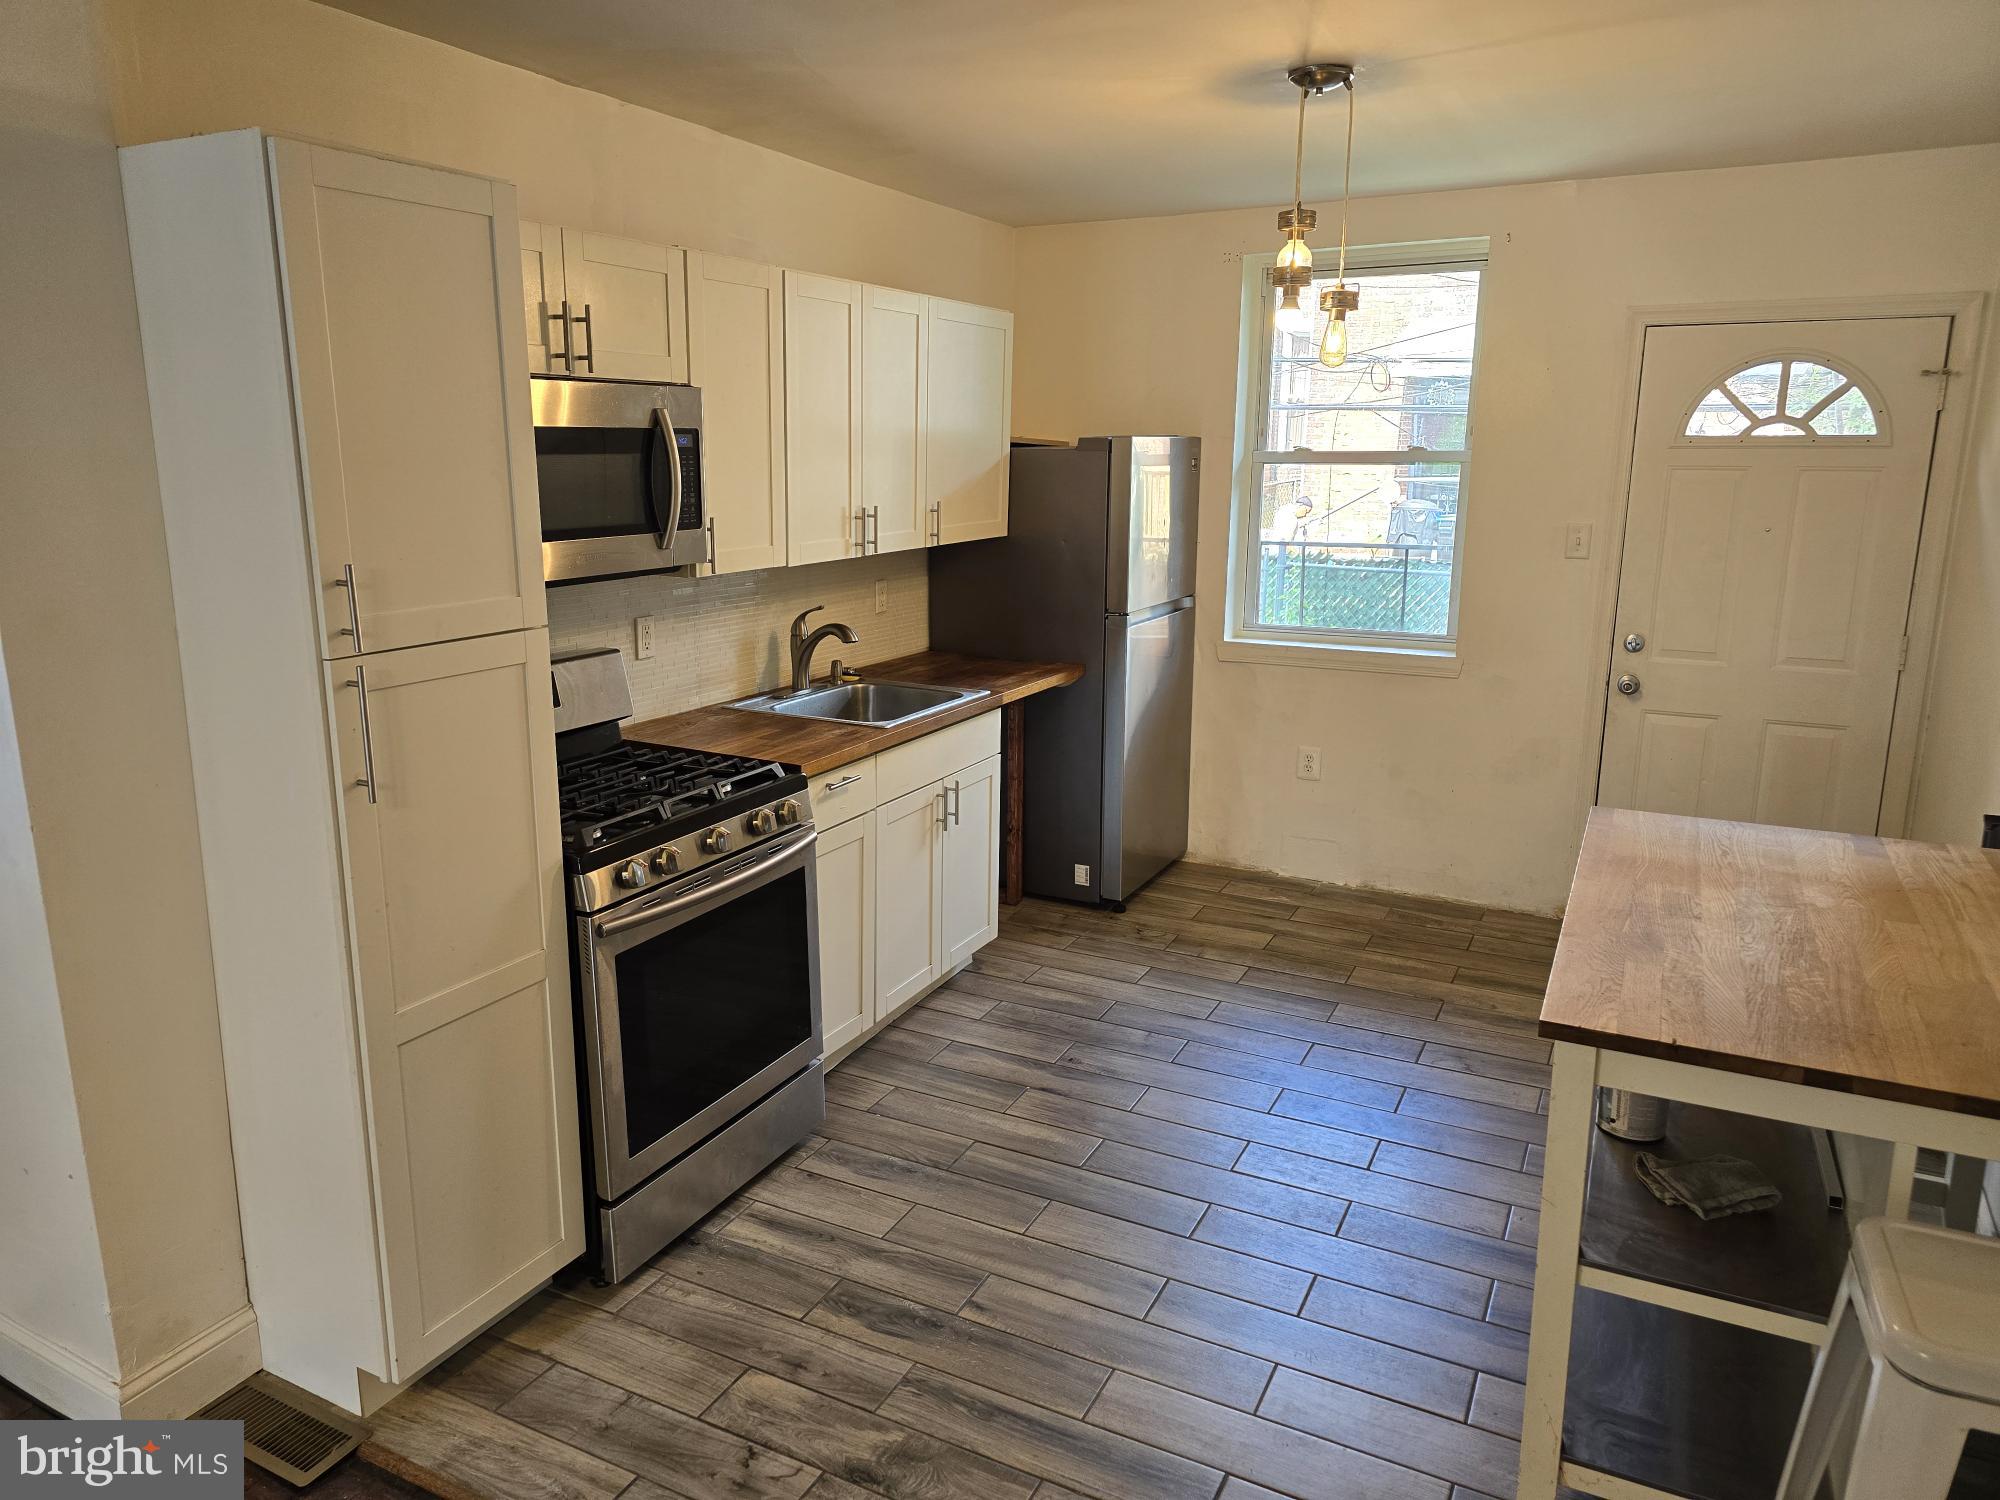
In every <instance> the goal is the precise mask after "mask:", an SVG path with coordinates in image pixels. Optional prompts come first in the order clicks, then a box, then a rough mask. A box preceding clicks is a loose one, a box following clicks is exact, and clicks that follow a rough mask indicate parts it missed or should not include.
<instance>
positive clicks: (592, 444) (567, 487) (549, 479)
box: [535, 426, 673, 542]
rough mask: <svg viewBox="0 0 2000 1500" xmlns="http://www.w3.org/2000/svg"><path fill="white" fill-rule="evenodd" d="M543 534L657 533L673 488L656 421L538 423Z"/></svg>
mask: <svg viewBox="0 0 2000 1500" xmlns="http://www.w3.org/2000/svg"><path fill="white" fill-rule="evenodd" d="M535 477H536V480H537V482H538V484H539V486H540V489H541V492H542V540H543V541H546V542H568V541H576V540H579V539H581V538H584V537H601V536H657V535H658V534H659V532H660V520H659V518H660V515H661V514H662V512H664V511H665V510H666V509H667V508H668V505H669V503H670V501H671V498H672V495H673V476H672V475H671V473H670V472H669V471H668V469H667V454H666V444H665V443H664V442H663V441H662V440H661V438H660V434H659V429H658V427H657V426H646V427H538V428H536V429H535Z"/></svg>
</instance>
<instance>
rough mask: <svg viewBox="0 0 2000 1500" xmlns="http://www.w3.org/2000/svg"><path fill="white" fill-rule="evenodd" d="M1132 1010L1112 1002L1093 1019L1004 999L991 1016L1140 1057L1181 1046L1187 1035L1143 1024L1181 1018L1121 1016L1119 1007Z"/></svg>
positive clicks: (1154, 1013) (1159, 1013) (1169, 1054)
mask: <svg viewBox="0 0 2000 1500" xmlns="http://www.w3.org/2000/svg"><path fill="white" fill-rule="evenodd" d="M1121 1008H1122V1009H1125V1010H1128V1011H1131V1010H1132V1009H1133V1008H1132V1007H1129V1006H1127V1007H1120V1006H1118V1005H1113V1006H1112V1007H1111V1009H1110V1010H1109V1011H1107V1012H1106V1013H1105V1015H1104V1018H1103V1019H1102V1020H1097V1021H1093V1020H1090V1019H1088V1018H1086V1017H1084V1016H1079V1015H1072V1014H1069V1013H1066V1012H1063V1011H1052V1010H1043V1009H1039V1008H1037V1007H1035V1006H1031V1005H1018V1004H1015V1003H1013V1002H1003V1003H1001V1004H999V1005H996V1006H994V1007H993V1019H994V1020H996V1021H1002V1022H1005V1023H1006V1024H1007V1025H1009V1026H1019V1027H1021V1028H1022V1029H1024V1030H1028V1031H1033V1032H1035V1033H1037V1034H1038V1035H1045V1036H1048V1037H1050V1038H1056V1037H1061V1038H1063V1039H1065V1040H1066V1041H1071V1042H1090V1043H1091V1044H1093V1045H1095V1046H1099V1047H1109V1048H1111V1049H1112V1050H1113V1051H1114V1052H1132V1053H1136V1054H1137V1055H1138V1056H1140V1057H1158V1058H1165V1059H1171V1058H1172V1057H1173V1055H1174V1054H1175V1053H1176V1052H1178V1051H1180V1050H1181V1046H1182V1044H1183V1043H1184V1042H1185V1041H1186V1037H1185V1036H1184V1035H1183V1034H1182V1033H1180V1032H1178V1031H1172V1030H1169V1029H1167V1028H1166V1027H1164V1026H1162V1025H1155V1026H1153V1027H1152V1028H1151V1029H1147V1028H1146V1022H1147V1020H1148V1019H1149V1018H1156V1019H1157V1020H1158V1021H1160V1022H1165V1021H1171V1020H1175V1019H1180V1020H1182V1021H1185V1019H1186V1018H1185V1017H1180V1018H1176V1017H1174V1016H1171V1015H1169V1014H1167V1013H1166V1012H1164V1011H1148V1012H1143V1013H1139V1012H1134V1013H1133V1014H1130V1015H1124V1016H1121V1015H1119V1014H1118V1012H1119V1011H1120V1009H1121Z"/></svg>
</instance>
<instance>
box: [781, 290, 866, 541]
mask: <svg viewBox="0 0 2000 1500" xmlns="http://www.w3.org/2000/svg"><path fill="white" fill-rule="evenodd" d="M784 274H785V500H786V504H787V506H788V507H789V514H788V515H787V517H786V521H785V548H786V555H787V557H788V558H789V559H790V561H791V563H792V565H793V566H794V567H796V566H798V565H799V564H801V563H816V562H831V561H832V560H833V559H835V558H839V557H853V556H856V555H858V554H859V553H861V552H863V551H865V550H867V542H868V538H867V534H866V528H865V522H864V518H863V516H862V514H861V290H862V289H861V284H860V283H859V282H855V281H836V280H834V279H833V278H831V277H828V276H808V275H806V274H805V273H803V272H801V271H787V272H785V273H784Z"/></svg>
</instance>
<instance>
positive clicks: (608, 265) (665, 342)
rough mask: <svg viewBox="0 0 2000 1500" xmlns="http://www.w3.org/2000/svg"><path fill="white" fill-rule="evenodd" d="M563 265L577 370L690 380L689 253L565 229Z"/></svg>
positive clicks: (580, 372) (623, 377)
mask: <svg viewBox="0 0 2000 1500" xmlns="http://www.w3.org/2000/svg"><path fill="white" fill-rule="evenodd" d="M562 261H563V280H564V283H565V285H566V286H567V287H568V296H569V310H570V317H571V319H572V324H571V326H572V329H573V332H574V336H575V341H576V347H575V348H574V349H573V350H572V351H571V355H572V357H573V359H574V361H575V365H574V373H576V374H578V375H605V376H615V377H617V378H618V379H620V380H658V381H670V380H671V381H677V382H678V381H685V380H686V379H687V378H688V340H687V257H686V255H685V254H684V253H683V252H681V251H680V250H677V249H669V248H667V247H666V246H664V245H648V244H645V243H643V242H641V241H639V240H621V239H618V238H616V237H615V236H612V235H608V234H591V233H589V232H588V231H586V230H582V229H565V230H563V231H562ZM552 337H555V338H560V337H561V334H560V332H557V333H556V334H554V335H552Z"/></svg>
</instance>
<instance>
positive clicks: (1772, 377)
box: [1723, 359, 1785, 417]
mask: <svg viewBox="0 0 2000 1500" xmlns="http://www.w3.org/2000/svg"><path fill="white" fill-rule="evenodd" d="M1784 368H1785V367H1784V364H1783V362H1782V361H1780V360H1775V359H1774V360H1772V361H1770V362H1769V363H1768V364H1761V365H1752V366H1750V368H1749V369H1747V370H1738V371H1737V372H1736V373H1735V374H1734V375H1732V376H1730V377H1729V379H1727V380H1726V381H1724V382H1723V384H1724V385H1726V386H1728V387H1729V389H1730V390H1732V391H1734V392H1735V393H1736V399H1737V400H1738V401H1741V402H1742V403H1743V404H1744V405H1745V406H1747V407H1749V408H1750V410H1751V411H1752V412H1754V413H1756V415H1758V416H1760V417H1768V416H1771V415H1773V414H1774V413H1776V411H1777V410H1778V376H1779V375H1780V374H1781V373H1782V372H1783V371H1784Z"/></svg>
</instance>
